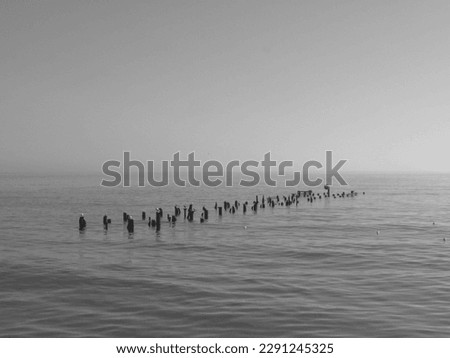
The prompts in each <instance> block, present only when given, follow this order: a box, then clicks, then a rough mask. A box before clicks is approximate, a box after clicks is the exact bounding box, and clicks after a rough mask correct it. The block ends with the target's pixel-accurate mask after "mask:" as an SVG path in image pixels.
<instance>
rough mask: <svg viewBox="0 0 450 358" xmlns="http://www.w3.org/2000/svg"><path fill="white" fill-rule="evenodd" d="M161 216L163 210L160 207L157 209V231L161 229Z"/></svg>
mask: <svg viewBox="0 0 450 358" xmlns="http://www.w3.org/2000/svg"><path fill="white" fill-rule="evenodd" d="M161 216H162V210H161V209H160V208H157V209H156V231H159V230H161Z"/></svg>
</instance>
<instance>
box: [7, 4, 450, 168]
mask: <svg viewBox="0 0 450 358" xmlns="http://www.w3.org/2000/svg"><path fill="white" fill-rule="evenodd" d="M449 19H450V2H449V1H448V0H445V1H423V0H421V1H411V0H408V1H395V0H389V1H381V0H377V1H360V0H358V1H335V0H334V1H312V0H311V1H300V0H298V1H261V0H258V1H210V0H208V1H206V0H205V1H167V0H164V1H84V2H83V1H33V2H31V1H6V0H3V1H1V2H0V118H1V119H0V120H1V130H0V164H1V169H0V170H1V171H2V172H4V171H15V170H53V171H67V170H77V171H95V170H97V171H100V168H101V164H102V163H103V162H104V161H106V160H108V159H117V160H121V158H122V152H123V151H124V150H130V151H131V152H132V157H133V158H136V159H141V160H161V159H171V157H172V154H173V153H174V152H176V151H181V152H182V155H183V156H185V155H187V153H189V152H191V151H195V152H196V155H197V157H198V158H199V159H202V160H207V159H217V160H222V161H229V160H232V159H241V160H245V159H255V160H261V159H262V158H263V155H264V153H266V152H267V151H272V153H273V157H274V158H276V159H279V160H296V161H298V162H303V161H305V160H308V159H317V160H323V159H324V157H325V150H333V151H334V154H335V158H336V159H348V164H347V168H348V169H353V170H420V169H424V170H450V159H449V153H450V20H449Z"/></svg>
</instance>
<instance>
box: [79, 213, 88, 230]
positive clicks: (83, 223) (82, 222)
mask: <svg viewBox="0 0 450 358" xmlns="http://www.w3.org/2000/svg"><path fill="white" fill-rule="evenodd" d="M78 228H79V229H80V231H82V230H84V229H86V220H85V219H84V215H83V214H81V215H80V218H79V219H78Z"/></svg>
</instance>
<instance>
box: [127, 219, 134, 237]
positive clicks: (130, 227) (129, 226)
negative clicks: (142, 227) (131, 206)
mask: <svg viewBox="0 0 450 358" xmlns="http://www.w3.org/2000/svg"><path fill="white" fill-rule="evenodd" d="M127 230H128V233H129V234H133V233H134V220H133V217H132V216H130V217H128V223H127Z"/></svg>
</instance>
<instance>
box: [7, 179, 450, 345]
mask: <svg viewBox="0 0 450 358" xmlns="http://www.w3.org/2000/svg"><path fill="white" fill-rule="evenodd" d="M100 179H101V178H100V177H98V176H90V175H71V176H69V175H66V176H51V175H41V176H38V175H5V174H3V175H0V202H1V207H0V218H1V219H0V234H1V235H0V336H1V337H321V336H331V337H449V336H450V310H449V304H450V274H449V270H450V175H448V174H426V175H425V174H421V175H417V174H358V175H356V174H353V175H350V176H349V177H348V178H347V180H348V181H349V183H350V186H349V187H346V188H339V187H333V189H332V191H333V192H336V191H342V190H345V191H349V190H356V191H358V193H359V195H358V196H356V197H353V198H338V199H332V198H330V199H324V198H322V199H321V200H316V201H315V202H314V203H312V204H311V203H308V202H307V201H306V200H305V199H303V200H302V201H301V203H300V205H299V206H297V207H296V206H295V205H294V206H291V207H284V206H283V207H281V206H277V207H275V208H273V209H272V208H267V207H266V208H265V209H259V210H258V213H257V214H254V213H252V212H251V210H249V211H248V212H247V214H245V215H243V213H242V207H241V208H240V209H239V211H238V212H237V213H236V214H234V215H232V214H229V213H224V215H223V216H222V217H219V216H218V215H217V213H216V211H215V210H214V208H213V205H214V202H215V201H217V202H219V205H220V204H221V203H223V201H224V200H227V201H230V202H234V200H238V201H241V202H243V201H246V200H247V201H249V202H252V201H253V200H254V199H255V195H257V194H265V195H266V196H267V195H273V194H279V195H287V194H289V193H292V192H295V191H296V188H267V187H263V186H259V187H254V188H242V187H240V188H238V187H235V188H216V189H212V188H205V187H200V188H177V187H173V186H171V187H168V188H158V189H157V188H152V187H146V188H136V187H133V188H122V187H119V188H113V189H111V188H103V187H101V186H100V185H99V183H100ZM319 191H323V189H322V190H320V188H319ZM363 191H365V192H366V195H362V192H363ZM189 203H193V204H194V207H195V208H196V209H197V212H196V213H195V221H194V222H193V223H188V222H185V221H184V220H183V218H182V217H181V218H179V220H178V222H177V223H176V225H175V226H174V227H171V226H170V225H169V224H168V223H167V221H166V219H165V217H166V213H173V206H174V205H175V204H178V205H180V206H181V207H182V206H183V204H189ZM203 205H204V206H206V207H207V208H208V209H209V220H208V222H206V223H203V224H200V222H199V215H200V210H201V207H202V206H203ZM155 207H162V208H163V209H164V217H163V221H162V228H161V231H160V232H159V233H156V232H155V230H154V229H151V228H149V227H148V226H147V222H146V221H142V220H141V212H142V211H146V212H147V213H148V215H150V216H152V217H154V210H155ZM124 211H125V212H127V213H129V214H131V215H133V216H134V218H135V234H134V235H133V236H129V235H128V233H127V232H126V228H125V226H124V225H123V222H122V213H123V212H124ZM81 212H83V213H84V215H85V217H86V220H87V230H86V231H85V232H84V233H80V232H79V231H78V228H77V225H78V216H79V213H81ZM104 214H107V215H108V217H109V218H111V219H112V224H111V225H110V227H109V230H108V231H107V232H106V231H104V230H103V227H102V217H103V215H104ZM433 222H434V223H435V224H433ZM377 231H378V234H377ZM445 237H448V239H447V240H446V241H444V238H445Z"/></svg>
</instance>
